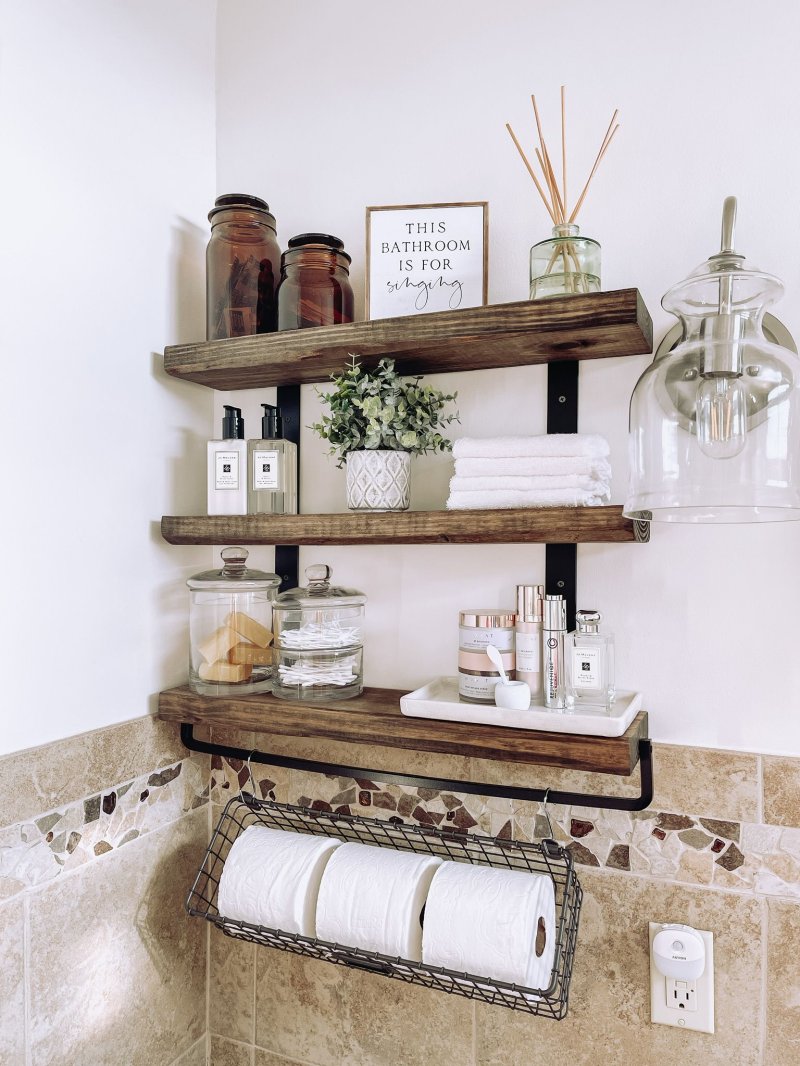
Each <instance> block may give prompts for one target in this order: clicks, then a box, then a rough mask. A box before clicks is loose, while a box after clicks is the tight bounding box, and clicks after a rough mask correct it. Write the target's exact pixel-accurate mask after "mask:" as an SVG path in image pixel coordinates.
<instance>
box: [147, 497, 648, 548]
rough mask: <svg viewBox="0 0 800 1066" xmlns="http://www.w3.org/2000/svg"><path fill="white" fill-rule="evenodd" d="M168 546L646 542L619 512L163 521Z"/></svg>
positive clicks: (204, 517) (353, 514)
mask: <svg viewBox="0 0 800 1066" xmlns="http://www.w3.org/2000/svg"><path fill="white" fill-rule="evenodd" d="M161 533H162V536H163V537H164V539H165V540H166V541H167V542H168V543H169V544H234V543H236V544H314V545H322V544H525V543H538V544H544V543H551V544H581V543H588V542H592V543H602V542H606V543H607V542H629V541H634V540H645V539H646V530H645V531H644V532H642V531H641V530H640V531H638V532H637V524H636V523H634V522H632V521H631V520H630V519H628V518H624V517H623V516H622V508H621V507H619V506H608V507H547V508H525V509H517V510H511V509H510V510H496V511H399V512H396V513H392V514H385V513H377V512H353V511H351V512H348V513H347V514H298V515H266V514H261V515H189V516H177V515H166V516H164V517H163V518H162V519H161Z"/></svg>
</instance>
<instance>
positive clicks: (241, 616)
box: [225, 611, 272, 650]
mask: <svg viewBox="0 0 800 1066" xmlns="http://www.w3.org/2000/svg"><path fill="white" fill-rule="evenodd" d="M225 625H226V626H230V627H231V628H232V629H235V630H236V632H237V633H239V634H240V635H241V636H243V637H244V639H245V640H249V641H250V642H251V643H252V644H257V645H258V646H259V648H266V647H267V645H268V644H269V642H270V641H271V640H272V633H270V631H269V630H268V629H267V627H266V626H262V625H261V623H260V622H257V621H256V620H255V618H251V617H250V615H249V614H245V613H244V612H243V611H231V613H230V614H229V615H228V616H227V618H226V619H225ZM229 647H233V645H232V644H231V645H229ZM226 650H227V649H226Z"/></svg>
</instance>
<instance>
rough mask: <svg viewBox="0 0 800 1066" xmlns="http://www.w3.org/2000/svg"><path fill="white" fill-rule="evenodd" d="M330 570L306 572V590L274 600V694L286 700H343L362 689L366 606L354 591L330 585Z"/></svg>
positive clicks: (360, 594)
mask: <svg viewBox="0 0 800 1066" xmlns="http://www.w3.org/2000/svg"><path fill="white" fill-rule="evenodd" d="M331 576H332V570H331V568H330V567H329V566H325V565H321V564H317V565H314V566H309V567H306V578H307V579H308V586H307V587H305V588H296V589H290V590H289V591H288V592H283V593H281V595H280V596H278V597H277V598H276V600H275V604H274V612H273V625H274V628H275V644H274V646H273V663H274V673H273V679H272V691H273V693H274V694H275V695H276V696H280V697H282V698H283V699H286V700H302V701H303V702H314V701H323V700H324V701H326V702H327V701H328V700H344V699H348V698H349V697H350V696H358V695H360V694H361V691H362V689H363V687H364V659H363V654H364V636H363V626H364V604H365V603H366V600H367V597H366V596H365V595H364V593H363V592H359V591H358V589H346V588H337V587H335V586H333V585H331V581H330V579H331Z"/></svg>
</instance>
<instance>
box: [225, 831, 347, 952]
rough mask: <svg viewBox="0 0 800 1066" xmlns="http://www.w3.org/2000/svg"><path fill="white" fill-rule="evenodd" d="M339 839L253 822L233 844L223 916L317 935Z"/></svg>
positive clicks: (226, 880)
mask: <svg viewBox="0 0 800 1066" xmlns="http://www.w3.org/2000/svg"><path fill="white" fill-rule="evenodd" d="M341 843H342V842H341V841H340V840H335V839H333V838H332V837H324V836H306V835H304V834H302V833H289V832H286V831H284V830H282V829H269V828H267V827H266V826H261V825H251V826H248V828H247V829H245V831H244V832H243V833H242V834H241V835H240V836H239V837H237V838H236V840H235V841H234V842H233V846H232V847H231V850H230V852H229V853H228V858H227V860H226V862H225V866H224V867H223V870H222V876H221V877H220V880H219V891H218V893H217V909H218V910H219V913H220V914H221V915H222V916H223V917H225V918H233V919H235V920H236V921H240V922H249V923H251V924H252V925H265V926H268V927H269V928H271V929H283V930H284V931H285V932H287V933H300V934H301V935H302V936H316V928H315V922H314V917H315V914H316V909H317V895H318V893H319V886H320V881H321V880H322V874H323V871H324V869H325V867H326V865H327V863H328V860H329V859H330V857H331V855H333V853H334V852H335V850H336V849H337V848H338V847H339V846H340V845H341Z"/></svg>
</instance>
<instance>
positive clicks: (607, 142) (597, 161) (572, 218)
mask: <svg viewBox="0 0 800 1066" xmlns="http://www.w3.org/2000/svg"><path fill="white" fill-rule="evenodd" d="M615 114H616V112H615ZM618 129H619V123H617V125H616V126H615V127H614V129H613V130H612V131H611V136H610V137H608V139H607V140H605V141H604V142H603V144H602V145H601V146H600V151H599V152H598V154H597V159H595V161H594V166H593V167H592V170H591V173H590V174H589V177H588V178H587V179H586V184H585V185H584V187H583V192H582V193H581V195H580V197H579V198H578V202H577V203H576V204H575V210H574V211H573V212H572V214H571V215H570V216H569V221H570V224H571V223H572V222H574V221H575V218H576V217H577V214H578V212H579V211H580V209H581V205H582V204H583V201H584V198H585V196H586V193H587V192H588V191H589V184H590V183H591V180H592V178H593V177H594V175H595V172H596V170H597V168H598V167H599V166H600V163H601V162H602V159H603V156H604V155H605V154H606V152H607V151H608V146H609V145H610V144H611V142H612V140H613V139H614V134H615V133H616V132H617V130H618Z"/></svg>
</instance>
